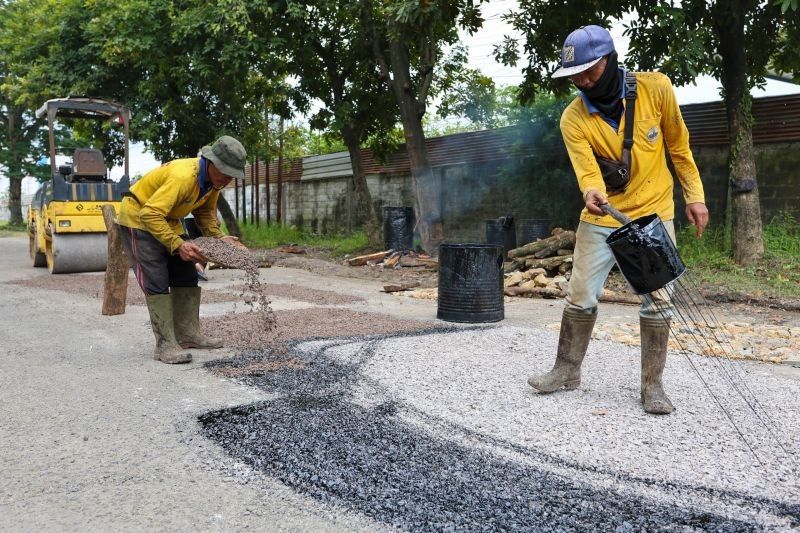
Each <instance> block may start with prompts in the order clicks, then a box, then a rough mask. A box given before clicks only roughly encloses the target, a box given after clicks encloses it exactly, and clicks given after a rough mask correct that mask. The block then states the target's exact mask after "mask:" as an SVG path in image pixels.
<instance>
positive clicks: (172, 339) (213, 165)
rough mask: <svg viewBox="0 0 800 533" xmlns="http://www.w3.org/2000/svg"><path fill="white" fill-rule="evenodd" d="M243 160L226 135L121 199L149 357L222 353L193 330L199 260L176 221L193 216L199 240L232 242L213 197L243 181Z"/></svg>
mask: <svg viewBox="0 0 800 533" xmlns="http://www.w3.org/2000/svg"><path fill="white" fill-rule="evenodd" d="M246 157H247V154H246V152H245V149H244V146H242V144H241V143H240V142H239V141H237V140H236V139H234V138H233V137H229V136H227V135H226V136H223V137H220V138H219V139H218V140H217V141H215V142H214V144H212V145H211V146H205V147H203V149H202V150H201V151H200V156H199V157H193V158H188V159H176V160H174V161H170V162H169V163H165V164H164V165H161V166H160V167H158V168H156V169H154V170H151V171H150V172H148V173H147V174H145V175H144V176H143V177H142V178H141V179H140V180H139V181H137V182H136V183H135V184H133V185H132V186H131V188H130V193H129V195H128V196H126V197H125V198H124V199H123V200H122V207H121V208H120V214H119V225H120V227H121V229H122V230H123V231H122V234H123V236H124V242H125V248H126V250H127V252H128V258H129V259H130V263H131V268H133V271H134V273H135V274H136V280H137V281H138V282H139V286H140V287H141V288H142V291H144V294H145V299H146V301H147V309H148V311H149V312H150V324H151V326H152V328H153V334H154V335H155V338H156V347H155V351H154V353H153V357H154V359H156V360H158V361H162V362H164V363H188V362H189V361H191V360H192V355H191V353H190V352H188V351H186V350H185V348H221V347H222V341H221V340H220V339H216V338H213V337H208V336H206V335H204V334H203V333H202V331H201V330H200V287H198V285H197V270H196V269H195V263H197V262H205V261H206V258H205V257H204V256H203V252H202V250H201V249H200V247H199V246H197V245H196V244H194V243H193V242H191V241H190V240H188V237H187V236H186V235H185V230H184V228H183V224H182V219H183V217H185V216H186V215H188V214H189V213H191V214H193V216H194V219H195V222H196V223H197V226H198V227H199V228H200V231H201V232H202V234H203V235H204V236H207V237H216V238H220V239H223V240H228V241H232V242H233V243H235V244H239V245H240V246H243V245H241V244H240V243H238V242H237V241H238V239H236V237H232V236H225V235H223V233H222V231H220V228H219V224H218V222H217V217H216V210H217V199H218V198H219V194H220V191H221V190H222V189H224V188H225V186H227V185H228V184H229V183H230V182H231V180H232V179H239V180H241V179H244V166H245V160H246Z"/></svg>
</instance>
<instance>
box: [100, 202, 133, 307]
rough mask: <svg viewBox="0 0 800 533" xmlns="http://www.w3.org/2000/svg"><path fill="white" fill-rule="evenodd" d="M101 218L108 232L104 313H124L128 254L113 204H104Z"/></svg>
mask: <svg viewBox="0 0 800 533" xmlns="http://www.w3.org/2000/svg"><path fill="white" fill-rule="evenodd" d="M101 209H102V210H103V220H104V221H105V223H106V231H107V232H108V262H107V263H106V276H105V280H104V282H103V310H102V313H103V314H104V315H124V314H125V300H126V297H127V295H128V268H130V264H129V263H128V255H127V254H126V253H125V246H123V244H122V230H121V229H120V227H119V224H117V215H116V213H115V211H114V206H113V205H104V206H102V208H101Z"/></svg>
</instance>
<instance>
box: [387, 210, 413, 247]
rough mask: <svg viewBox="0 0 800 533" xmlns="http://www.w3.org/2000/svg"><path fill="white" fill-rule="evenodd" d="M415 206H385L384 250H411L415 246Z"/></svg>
mask: <svg viewBox="0 0 800 533" xmlns="http://www.w3.org/2000/svg"><path fill="white" fill-rule="evenodd" d="M414 221H415V218H414V208H413V207H384V208H383V246H384V250H411V249H413V248H414Z"/></svg>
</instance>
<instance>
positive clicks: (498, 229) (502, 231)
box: [486, 217, 517, 258]
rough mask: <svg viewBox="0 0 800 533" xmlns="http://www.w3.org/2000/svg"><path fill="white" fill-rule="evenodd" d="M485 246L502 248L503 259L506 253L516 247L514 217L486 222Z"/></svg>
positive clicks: (506, 255)
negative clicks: (495, 245)
mask: <svg viewBox="0 0 800 533" xmlns="http://www.w3.org/2000/svg"><path fill="white" fill-rule="evenodd" d="M486 244H498V245H500V246H502V247H503V258H506V257H508V251H509V250H513V249H514V248H516V247H517V230H516V226H515V225H514V217H502V218H499V219H494V220H487V221H486Z"/></svg>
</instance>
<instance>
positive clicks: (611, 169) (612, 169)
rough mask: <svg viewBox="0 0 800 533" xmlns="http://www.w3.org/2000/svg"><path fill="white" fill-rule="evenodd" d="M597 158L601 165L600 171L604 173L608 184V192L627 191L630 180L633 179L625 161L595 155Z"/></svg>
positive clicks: (604, 179)
mask: <svg viewBox="0 0 800 533" xmlns="http://www.w3.org/2000/svg"><path fill="white" fill-rule="evenodd" d="M594 157H595V159H597V165H598V166H599V167H600V173H601V174H602V175H603V181H604V182H605V184H606V190H607V191H608V194H609V195H611V194H619V193H621V192H625V188H626V187H627V186H628V182H629V181H631V174H630V171H629V168H628V165H626V164H625V163H624V162H623V161H615V160H614V159H608V158H607V157H600V156H599V155H595V156H594Z"/></svg>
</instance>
